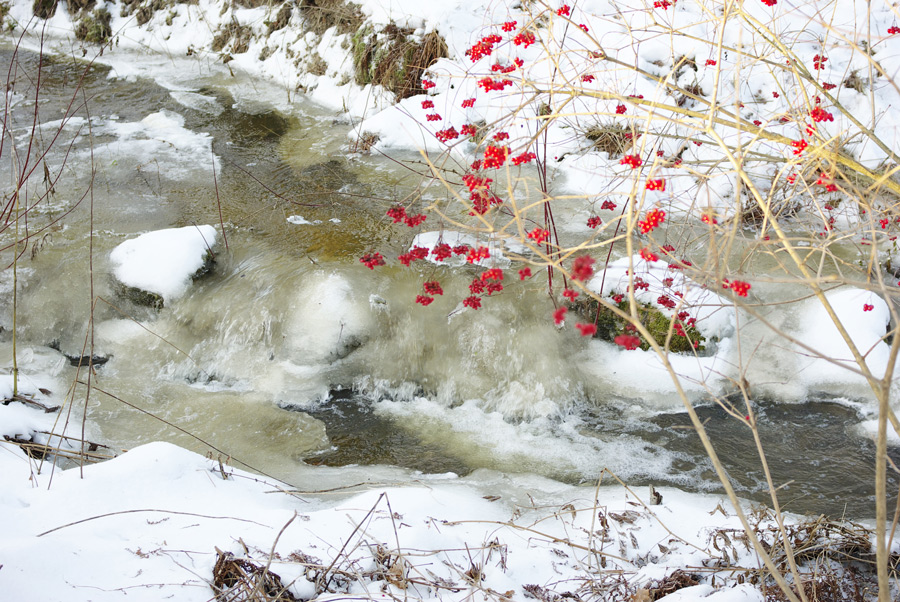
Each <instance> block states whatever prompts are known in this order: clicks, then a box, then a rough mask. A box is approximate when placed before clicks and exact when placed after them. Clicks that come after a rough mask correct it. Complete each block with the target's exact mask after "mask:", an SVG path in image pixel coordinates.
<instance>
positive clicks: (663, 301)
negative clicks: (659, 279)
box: [656, 295, 675, 309]
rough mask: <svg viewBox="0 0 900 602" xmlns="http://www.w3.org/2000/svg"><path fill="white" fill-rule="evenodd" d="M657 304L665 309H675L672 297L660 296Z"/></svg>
mask: <svg viewBox="0 0 900 602" xmlns="http://www.w3.org/2000/svg"><path fill="white" fill-rule="evenodd" d="M656 302H657V303H659V304H660V305H662V306H663V307H668V308H669V309H673V308H674V307H675V301H674V300H673V299H672V298H671V297H667V296H666V295H660V296H659V297H658V298H657V299H656Z"/></svg>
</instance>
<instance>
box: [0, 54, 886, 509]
mask: <svg viewBox="0 0 900 602" xmlns="http://www.w3.org/2000/svg"><path fill="white" fill-rule="evenodd" d="M0 60H2V63H3V66H4V71H3V72H4V73H6V72H9V73H10V76H9V79H10V85H9V86H8V88H9V92H8V95H7V111H6V118H5V120H4V123H5V127H6V131H7V136H6V137H5V139H4V144H5V147H4V148H3V149H0V150H2V155H0V156H2V159H3V161H0V177H2V180H0V181H2V182H4V183H5V186H4V188H5V189H4V196H5V198H7V199H10V198H13V197H12V191H14V190H16V187H17V186H16V183H17V182H20V183H21V182H22V181H23V180H22V178H21V177H17V176H16V174H17V173H18V174H21V173H22V170H23V169H24V168H27V167H29V166H30V167H31V168H33V169H34V173H33V175H32V176H31V177H30V178H28V179H27V181H26V183H25V184H24V185H23V186H21V187H20V188H19V189H20V191H21V194H20V197H19V198H20V203H21V206H20V213H19V215H20V216H23V217H20V219H19V220H18V222H19V228H18V230H16V228H15V227H14V222H15V220H7V222H6V223H7V224H10V225H9V226H8V227H6V228H5V229H4V230H3V232H2V233H0V236H2V243H3V244H2V247H3V256H2V258H3V265H4V266H11V264H12V263H13V259H12V258H13V255H14V252H18V254H19V258H18V260H17V261H16V265H15V272H16V279H17V295H16V299H15V302H16V303H15V318H16V325H15V328H16V335H17V337H16V343H17V355H18V360H19V363H20V366H21V367H22V370H23V372H24V373H26V374H27V373H28V372H29V370H30V371H32V372H35V373H37V372H43V373H50V374H52V375H53V377H54V379H55V382H56V385H55V388H56V390H54V395H55V396H56V397H57V398H59V399H66V400H68V404H67V407H66V414H65V419H66V420H67V421H68V422H69V424H70V428H75V429H76V430H77V429H80V428H81V427H80V424H81V423H82V420H83V419H84V424H85V428H86V431H87V435H88V437H89V438H92V439H94V440H97V441H99V442H102V443H105V444H110V445H113V446H116V447H121V448H129V447H133V446H135V445H138V444H140V443H143V442H148V441H153V440H160V439H162V440H168V441H172V442H175V443H178V444H180V445H184V446H186V447H189V448H191V449H195V450H197V451H200V452H203V453H207V452H210V451H212V453H214V454H222V455H225V456H230V457H231V458H232V462H234V463H239V464H244V465H246V466H250V467H252V468H254V469H256V470H259V471H262V472H265V473H266V474H269V475H273V476H276V477H279V478H281V479H284V480H286V481H287V482H291V481H292V476H294V475H296V474H298V467H299V466H301V465H302V464H327V465H333V466H342V465H348V464H356V465H372V466H375V465H393V466H398V467H402V468H405V469H409V470H413V471H423V472H448V471H452V472H456V473H460V474H465V473H468V472H470V471H473V470H476V469H480V468H488V469H496V470H501V471H507V472H533V473H538V474H542V475H546V476H549V477H553V478H556V479H561V480H564V481H568V482H574V483H582V482H583V483H588V482H593V481H594V480H596V479H597V478H598V476H599V475H600V474H601V472H602V470H603V469H605V468H606V469H609V470H611V471H612V472H614V473H615V474H616V475H618V476H619V477H621V478H622V479H624V480H626V481H627V482H629V484H633V485H641V484H647V483H653V484H656V485H661V484H673V485H676V486H679V487H682V488H685V489H689V490H699V491H719V485H718V482H717V480H716V478H715V475H714V473H713V471H712V469H711V466H710V464H709V461H708V460H707V459H706V456H705V454H704V453H703V450H702V448H701V446H700V444H699V442H698V440H697V437H696V435H695V434H694V433H693V430H692V429H691V428H689V420H688V418H687V415H686V414H685V413H683V412H682V411H679V410H678V407H679V406H678V404H679V403H680V402H678V401H677V400H676V399H674V397H673V399H672V400H671V403H669V405H668V406H667V407H665V406H664V407H661V406H660V405H659V403H658V402H653V403H650V402H648V401H646V399H644V397H643V396H642V395H641V394H640V383H636V384H635V386H634V387H632V388H630V389H623V388H619V389H616V388H611V387H610V386H609V383H610V382H611V381H613V380H614V376H610V375H607V378H605V379H600V381H599V382H598V381H596V380H595V379H593V378H592V377H591V376H590V375H589V373H586V372H585V371H584V370H582V369H581V368H580V366H581V364H582V363H583V361H584V359H583V358H584V349H585V345H586V344H587V343H586V342H585V341H582V340H580V338H579V337H578V336H577V335H574V334H571V333H570V334H568V335H567V334H561V333H560V332H558V331H557V329H556V328H554V326H553V324H552V322H551V320H550V319H549V318H548V316H549V315H550V313H551V312H552V304H551V303H550V301H549V299H548V297H547V294H546V290H545V287H544V284H543V283H541V282H536V283H535V284H534V285H533V286H522V287H519V288H515V289H511V290H510V292H508V293H504V294H503V295H499V296H497V297H496V298H492V299H491V300H490V301H491V302H490V303H487V304H486V306H485V308H484V309H483V310H481V311H479V312H477V313H476V312H466V313H463V312H459V311H456V309H457V307H456V304H457V303H458V300H452V299H449V297H450V295H446V296H445V297H447V298H439V299H438V300H437V301H436V302H435V303H434V305H433V306H431V307H428V308H422V307H419V306H417V305H414V304H413V303H412V300H413V299H414V297H415V295H416V293H417V292H418V291H419V287H420V286H421V282H422V281H423V279H426V277H431V276H432V275H434V274H436V273H438V274H439V275H440V278H441V280H442V283H443V285H444V288H445V290H446V289H451V288H456V289H459V290H463V289H465V284H466V282H468V280H470V279H471V278H472V272H469V271H466V269H464V268H461V269H459V270H449V269H447V268H435V267H433V266H429V267H423V268H419V269H407V268H402V267H392V266H385V267H383V268H379V269H378V270H377V271H375V272H373V271H370V270H368V269H366V268H365V267H364V266H362V265H361V264H360V263H359V261H358V260H357V259H358V257H359V256H360V255H362V254H363V253H365V252H367V251H369V250H371V249H376V250H379V251H381V252H382V253H384V254H385V256H388V257H390V256H391V254H394V255H396V254H397V253H402V252H404V251H405V250H406V248H407V246H408V245H409V242H410V239H411V234H410V232H409V231H408V230H407V229H406V228H399V227H396V226H394V225H392V224H390V220H387V219H385V217H384V214H385V210H386V209H387V208H388V207H390V206H391V205H392V204H394V203H396V202H399V201H403V199H405V198H408V197H409V198H412V197H410V195H412V194H413V193H414V191H416V190H417V188H418V187H420V186H421V183H422V178H421V175H420V173H421V172H423V171H424V169H423V166H422V165H420V164H416V163H415V160H416V159H417V157H416V156H415V155H414V154H407V155H403V154H397V155H394V156H390V157H386V156H382V155H379V154H377V153H375V154H371V155H366V154H351V153H349V152H348V150H347V148H348V144H347V134H348V132H349V131H350V130H351V127H352V124H351V123H350V121H349V120H348V119H346V118H345V117H343V116H341V115H335V114H333V113H329V112H327V111H324V110H322V109H321V108H318V107H316V106H313V105H311V104H309V103H306V102H304V100H303V98H302V97H292V98H289V99H286V93H285V91H284V90H282V89H279V88H277V87H275V86H268V85H266V84H263V83H260V82H254V81H253V80H251V79H249V78H244V77H241V76H240V74H232V73H230V72H229V71H228V70H227V69H225V68H223V67H221V66H219V67H216V68H214V67H210V66H208V65H206V66H204V65H202V64H200V63H198V62H184V63H178V64H177V65H174V64H168V65H167V64H163V66H162V67H158V68H157V69H156V70H155V71H153V70H152V69H149V70H148V73H155V77H154V78H153V79H151V78H149V77H148V78H141V77H138V78H132V79H120V78H110V77H108V75H109V69H108V67H104V66H102V65H99V64H97V65H88V64H86V63H83V62H80V61H75V60H73V59H71V58H69V59H66V58H60V57H48V56H43V57H41V56H39V55H38V54H35V53H29V52H25V51H18V52H16V51H15V50H14V49H12V48H6V49H5V50H3V52H2V54H0ZM120 60H129V59H128V58H125V59H120ZM135 60H137V59H135ZM145 60H146V59H145ZM38 74H39V75H40V79H38ZM38 86H39V87H38ZM29 148H30V149H31V150H30V155H29ZM41 153H45V154H41ZM35 157H40V159H39V160H37V159H35ZM404 162H407V163H406V164H404ZM432 194H440V192H437V193H432ZM26 208H27V212H25V210H26ZM23 212H24V213H23ZM24 216H27V219H26V217H24ZM301 217H302V219H301ZM192 224H214V225H216V226H217V228H219V229H220V231H223V232H224V234H225V235H226V237H227V246H226V244H225V241H224V240H222V238H221V237H220V241H219V244H218V246H217V247H216V249H215V250H216V257H215V267H214V269H213V271H212V273H211V274H209V275H207V276H205V277H203V278H201V279H198V280H197V281H196V282H195V283H194V284H193V285H192V287H191V290H190V292H189V293H188V294H187V295H186V296H184V297H182V298H179V299H177V300H175V301H173V302H171V303H167V305H166V306H165V307H164V308H163V309H161V310H159V311H156V310H152V309H148V308H146V307H141V306H139V305H135V304H134V303H132V302H131V301H129V300H128V299H127V298H126V297H124V296H123V295H121V294H120V291H119V290H118V288H117V287H116V285H115V283H114V281H113V279H112V277H111V275H110V274H111V269H110V265H109V260H108V256H109V252H110V251H111V250H112V249H113V248H114V247H115V246H116V245H118V244H119V243H121V242H123V241H124V240H127V239H129V238H133V237H134V236H136V235H137V234H139V233H142V232H145V231H148V230H154V229H160V228H169V227H180V226H189V225H192ZM26 228H27V230H26ZM26 234H27V236H28V237H29V238H28V243H27V246H25V245H24V244H21V245H17V244H15V240H17V239H22V238H23V236H24V235H26ZM12 272H13V268H12V267H8V268H7V269H5V270H4V272H3V273H2V281H0V284H2V289H0V296H2V300H3V308H4V309H3V313H2V316H0V326H2V329H3V330H2V333H0V347H2V354H3V355H2V356H0V357H2V362H3V363H4V367H5V368H7V369H11V366H12V363H11V357H12V340H13V337H12V328H13V295H12V290H13V286H12V282H13V280H12ZM536 280H539V279H536ZM91 353H93V354H94V355H96V356H98V357H104V358H106V357H108V358H109V361H108V362H107V363H105V364H103V365H102V366H97V367H96V368H95V369H94V373H93V374H92V375H91V376H90V382H91V385H92V387H94V388H93V389H92V390H91V391H90V394H88V390H87V387H86V386H85V384H83V383H85V382H86V381H87V379H88V373H87V371H86V370H85V369H83V368H82V369H81V370H80V371H76V368H74V367H72V366H70V364H69V362H68V360H67V359H66V357H65V355H68V356H81V355H84V354H87V355H90V354H91ZM79 383H82V384H79ZM67 391H68V392H67ZM628 391H631V394H629V393H628ZM699 401H701V402H702V401H703V400H702V398H701V399H699ZM756 403H757V412H758V415H759V421H760V428H761V431H762V438H763V442H764V444H765V449H766V451H767V453H768V459H769V462H770V463H771V467H772V472H773V476H774V479H775V482H776V483H777V484H778V485H783V487H782V491H781V495H782V503H783V505H784V507H786V508H787V509H788V510H792V511H797V512H809V513H827V514H831V515H846V516H851V517H867V516H871V515H872V514H873V508H874V506H873V501H872V500H873V497H872V495H873V490H872V488H873V481H874V478H873V476H874V446H873V444H872V443H871V442H870V441H869V440H868V439H867V438H866V437H865V436H862V435H860V434H858V432H857V430H856V429H855V426H856V425H857V423H858V422H860V420H861V419H862V418H863V417H865V415H866V413H865V408H866V407H867V405H866V404H867V403H868V402H866V401H865V400H853V399H846V398H842V397H833V396H827V395H824V394H822V395H813V396H810V395H806V396H803V397H802V398H791V399H784V398H779V397H778V396H777V395H766V396H764V397H763V398H761V399H758V400H756ZM701 405H702V404H701ZM661 410H664V411H661ZM700 414H701V416H702V417H703V419H704V420H706V421H708V422H707V426H708V428H709V431H710V432H711V434H712V437H713V441H714V443H715V444H716V445H717V447H718V448H719V450H720V453H721V455H722V459H723V461H724V463H725V465H726V467H727V468H728V470H729V472H730V473H731V475H732V477H733V478H734V479H735V482H736V485H737V487H738V491H739V493H740V494H741V495H743V496H745V497H747V498H750V499H755V500H760V501H763V502H765V501H767V495H766V493H765V487H764V476H763V474H762V471H761V469H760V464H759V461H758V457H757V454H756V451H755V447H754V445H753V442H752V439H751V437H750V434H749V432H748V430H747V429H746V428H745V427H743V426H742V425H741V424H740V423H739V422H738V421H736V420H734V419H733V418H731V417H729V416H727V415H726V414H725V413H724V411H723V410H721V408H719V407H718V406H716V405H711V404H707V405H702V407H701V408H700ZM891 455H892V457H893V459H894V461H895V462H900V453H897V452H894V451H892V453H891ZM374 470H375V469H374V468H373V471H374ZM889 487H892V488H893V489H894V490H896V487H897V482H896V481H895V480H892V481H891V484H890V485H889Z"/></svg>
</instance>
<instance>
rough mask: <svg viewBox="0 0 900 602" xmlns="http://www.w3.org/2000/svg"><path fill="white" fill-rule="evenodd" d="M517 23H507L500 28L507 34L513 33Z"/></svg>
mask: <svg viewBox="0 0 900 602" xmlns="http://www.w3.org/2000/svg"><path fill="white" fill-rule="evenodd" d="M516 23H517V21H507V22H506V23H504V24H503V25H502V26H501V27H500V29H502V30H503V31H506V32H509V31H512V30H514V29H515V28H516Z"/></svg>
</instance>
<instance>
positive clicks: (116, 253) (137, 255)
mask: <svg viewBox="0 0 900 602" xmlns="http://www.w3.org/2000/svg"><path fill="white" fill-rule="evenodd" d="M216 236H217V234H216V229H215V228H214V227H212V226H186V227H184V228H169V229H165V230H157V231H155V232H148V233H146V234H141V235H140V236H138V237H137V238H134V239H131V240H128V241H125V242H123V243H122V244H120V245H119V246H117V247H116V248H115V249H113V251H112V253H110V255H109V259H110V262H111V263H112V265H113V274H114V275H115V277H116V279H118V281H119V282H121V283H122V284H124V285H126V286H130V287H134V288H137V289H140V290H143V291H148V292H151V293H156V294H158V295H160V296H162V297H163V299H164V300H165V301H173V300H175V299H177V298H179V297H181V296H182V295H184V293H185V292H187V290H188V287H189V286H190V284H191V278H192V276H194V274H196V273H197V272H198V271H199V270H200V269H201V268H202V267H203V266H204V264H205V263H206V258H207V255H208V254H209V253H210V252H211V250H212V247H213V246H214V245H215V244H216Z"/></svg>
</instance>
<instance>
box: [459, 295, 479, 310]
mask: <svg viewBox="0 0 900 602" xmlns="http://www.w3.org/2000/svg"><path fill="white" fill-rule="evenodd" d="M463 307H471V308H472V309H480V308H481V299H479V298H478V297H476V296H474V295H473V296H471V297H466V298H465V299H463Z"/></svg>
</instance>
